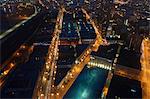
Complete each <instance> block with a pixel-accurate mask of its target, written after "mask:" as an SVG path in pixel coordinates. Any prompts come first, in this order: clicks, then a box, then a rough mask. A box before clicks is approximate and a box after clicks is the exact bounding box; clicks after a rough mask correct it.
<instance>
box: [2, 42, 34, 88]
mask: <svg viewBox="0 0 150 99" xmlns="http://www.w3.org/2000/svg"><path fill="white" fill-rule="evenodd" d="M33 48H34V46H25V45H22V46H20V48H19V49H18V50H17V51H16V52H15V53H14V54H13V55H12V58H10V60H8V61H5V63H4V64H3V65H2V66H1V70H2V71H1V75H0V86H1V87H2V86H3V85H4V84H5V82H6V78H7V77H8V75H9V74H10V73H11V71H13V70H14V69H15V68H16V66H17V65H18V64H20V63H22V62H24V61H26V57H29V55H30V54H31V53H32V51H33ZM22 50H23V51H24V53H25V54H24V53H21V52H22ZM26 52H27V53H28V54H27V53H26ZM17 58H19V59H18V61H15V60H16V59H17Z"/></svg>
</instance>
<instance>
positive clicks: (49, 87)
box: [33, 8, 64, 99]
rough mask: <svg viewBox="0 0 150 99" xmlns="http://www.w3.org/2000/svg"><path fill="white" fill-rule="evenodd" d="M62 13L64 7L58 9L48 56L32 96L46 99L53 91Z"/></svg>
mask: <svg viewBox="0 0 150 99" xmlns="http://www.w3.org/2000/svg"><path fill="white" fill-rule="evenodd" d="M63 14H64V9H63V8H62V9H60V10H59V13H58V16H57V20H56V26H55V30H54V36H53V38H52V41H51V44H50V46H49V50H48V57H47V59H46V63H45V67H44V69H43V71H42V72H41V74H40V76H39V79H38V82H37V87H36V88H35V91H34V96H33V98H37V97H38V98H40V99H47V98H48V97H49V95H50V93H51V92H52V91H54V90H53V89H54V86H53V84H54V80H55V74H56V68H57V66H56V60H57V59H58V44H59V34H60V33H61V28H62V21H63Z"/></svg>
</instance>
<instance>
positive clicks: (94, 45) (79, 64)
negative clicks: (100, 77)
mask: <svg viewBox="0 0 150 99" xmlns="http://www.w3.org/2000/svg"><path fill="white" fill-rule="evenodd" d="M84 13H86V11H85V10H84ZM86 14H87V13H86ZM86 19H87V20H88V19H89V16H88V15H86ZM91 22H92V23H91ZM90 23H91V24H92V26H93V27H94V30H95V31H96V35H97V37H96V39H95V40H94V41H93V42H91V44H90V45H89V47H88V48H87V49H86V50H85V51H84V52H83V53H82V54H81V55H80V56H79V57H78V58H77V59H76V61H75V64H73V65H72V68H71V69H70V71H69V72H68V73H67V75H66V76H65V77H64V78H63V80H62V81H61V82H60V84H59V85H58V86H57V90H56V91H55V93H51V99H53V98H56V99H62V98H63V96H64V95H65V94H66V92H67V91H68V90H69V88H70V87H71V86H72V84H73V83H74V81H75V80H76V78H77V77H78V75H79V74H80V72H81V71H82V70H83V68H84V66H85V65H86V64H87V63H88V62H89V61H90V53H91V52H92V51H97V50H98V48H99V46H100V44H102V37H101V35H100V33H99V31H98V29H97V28H96V25H95V24H94V22H93V21H92V20H91V21H90Z"/></svg>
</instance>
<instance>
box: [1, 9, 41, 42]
mask: <svg viewBox="0 0 150 99" xmlns="http://www.w3.org/2000/svg"><path fill="white" fill-rule="evenodd" d="M34 8H35V13H34V14H33V15H31V16H30V17H28V18H27V19H26V20H24V21H22V22H20V23H18V24H16V25H15V26H14V27H12V28H10V29H9V30H7V31H6V32H4V33H2V34H1V35H0V39H2V38H4V37H5V36H6V35H8V34H9V33H11V32H12V31H14V30H15V29H17V28H18V27H20V26H21V25H22V24H24V23H26V22H28V21H29V20H30V19H31V18H33V17H35V16H36V15H37V14H38V12H37V9H36V7H34Z"/></svg>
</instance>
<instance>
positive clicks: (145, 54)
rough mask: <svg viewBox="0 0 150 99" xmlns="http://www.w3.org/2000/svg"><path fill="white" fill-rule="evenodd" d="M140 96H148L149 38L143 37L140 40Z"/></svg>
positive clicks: (149, 80)
mask: <svg viewBox="0 0 150 99" xmlns="http://www.w3.org/2000/svg"><path fill="white" fill-rule="evenodd" d="M141 50H142V57H141V63H142V74H141V78H142V79H141V81H142V91H143V92H142V98H143V99H149V98H150V40H149V39H144V40H143V42H142V48H141Z"/></svg>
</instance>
